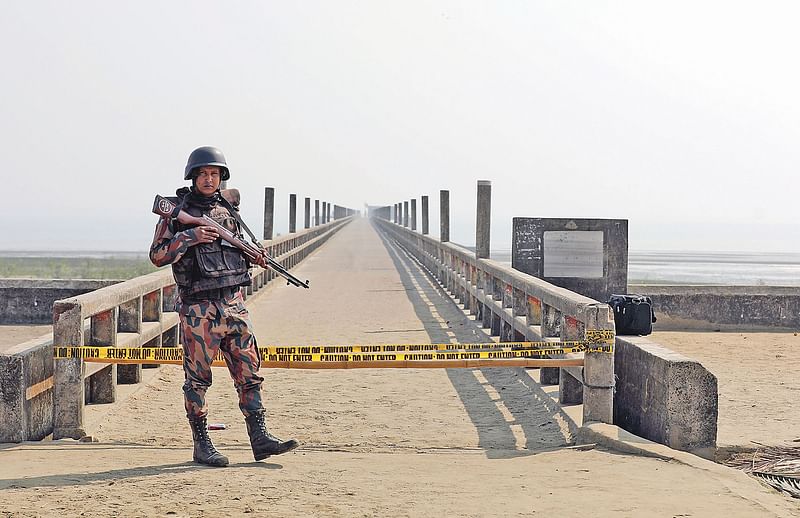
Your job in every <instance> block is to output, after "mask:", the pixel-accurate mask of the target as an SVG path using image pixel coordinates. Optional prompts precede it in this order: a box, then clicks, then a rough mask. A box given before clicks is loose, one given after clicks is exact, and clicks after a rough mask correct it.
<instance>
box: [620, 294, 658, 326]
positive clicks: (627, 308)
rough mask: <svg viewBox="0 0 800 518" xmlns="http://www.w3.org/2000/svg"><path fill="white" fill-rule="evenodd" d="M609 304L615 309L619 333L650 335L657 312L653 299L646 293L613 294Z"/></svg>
mask: <svg viewBox="0 0 800 518" xmlns="http://www.w3.org/2000/svg"><path fill="white" fill-rule="evenodd" d="M608 305H609V306H611V309H612V311H614V326H615V327H616V329H617V334H618V335H649V334H650V333H652V332H653V322H655V321H656V314H655V312H654V311H653V301H652V300H651V299H650V297H648V296H646V295H611V297H610V298H609V299H608Z"/></svg>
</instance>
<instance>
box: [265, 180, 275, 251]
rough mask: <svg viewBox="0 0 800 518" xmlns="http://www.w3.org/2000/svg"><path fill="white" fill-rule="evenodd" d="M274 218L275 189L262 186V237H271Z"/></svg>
mask: <svg viewBox="0 0 800 518" xmlns="http://www.w3.org/2000/svg"><path fill="white" fill-rule="evenodd" d="M274 219H275V189H274V188H273V187H264V239H265V240H267V239H272V230H273V221H274Z"/></svg>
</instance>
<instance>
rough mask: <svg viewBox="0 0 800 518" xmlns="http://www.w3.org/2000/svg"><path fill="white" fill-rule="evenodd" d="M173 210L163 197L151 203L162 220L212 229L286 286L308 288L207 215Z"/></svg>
mask: <svg viewBox="0 0 800 518" xmlns="http://www.w3.org/2000/svg"><path fill="white" fill-rule="evenodd" d="M175 209H177V206H176V205H175V204H174V203H172V202H171V201H169V200H168V199H166V198H164V197H163V196H159V195H156V199H155V201H154V202H153V213H154V214H158V215H159V216H161V217H162V218H175V219H177V220H178V221H180V222H181V223H183V224H184V225H194V226H200V225H207V226H209V227H213V228H214V230H216V231H217V233H218V234H219V237H221V238H222V239H224V240H225V241H227V242H228V243H230V244H232V245H233V246H235V247H236V248H238V249H239V250H241V251H242V253H244V255H245V256H246V257H247V258H248V259H250V262H254V263H258V262H259V259H260V258H263V259H264V262H265V263H266V264H267V266H269V267H270V268H272V269H273V270H275V271H276V272H277V273H278V274H279V275H280V276H281V277H283V278H285V279H286V284H293V285H295V286H297V287H298V288H299V287H303V288H309V287H310V286H309V285H308V280H306V281H305V282H303V281H301V280H300V279H298V278H297V277H295V276H294V275H292V274H291V273H289V271H288V270H287V269H286V268H284V267H283V266H282V265H281V264H280V263H279V262H277V261H276V260H274V259H273V258H272V257H270V256H269V254H267V251H266V250H264V247H262V246H261V245H260V244H259V243H254V244H250V243H248V242H247V241H245V240H243V239H241V238H239V237H238V236H237V235H236V234H234V233H233V232H231V231H230V230H228V229H227V228H225V227H223V226H222V225H220V224H219V223H217V222H216V221H214V220H213V219H211V218H210V217H209V216H208V215H206V214H203V215H202V216H200V217H197V216H192V215H191V214H189V213H188V212H185V211H183V210H181V211H178V213H177V214H174V212H175Z"/></svg>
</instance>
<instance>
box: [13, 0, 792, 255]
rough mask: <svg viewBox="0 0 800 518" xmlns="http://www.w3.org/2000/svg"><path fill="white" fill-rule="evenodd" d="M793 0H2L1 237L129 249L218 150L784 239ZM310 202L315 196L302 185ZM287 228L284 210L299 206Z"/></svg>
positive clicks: (713, 234) (321, 195)
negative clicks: (160, 198) (198, 164)
mask: <svg viewBox="0 0 800 518" xmlns="http://www.w3.org/2000/svg"><path fill="white" fill-rule="evenodd" d="M798 19H800V4H797V3H796V2H789V1H787V2H752V1H751V2H732V1H719V2H703V1H691V2H680V1H673V2H642V1H641V0H639V1H627V2H626V1H613V2H603V1H594V0H592V1H588V0H587V1H584V2H564V1H552V2H540V1H534V0H526V1H491V2H489V1H485V2H478V1H465V0H458V1H448V2H436V1H430V0H426V1H417V0H404V1H394V2H389V1H377V0H372V1H333V0H329V1H321V0H320V1H297V2H266V1H258V2H246V1H238V2H207V1H191V2H188V1H187V2H177V1H169V2H146V1H138V2H129V3H128V4H127V5H123V4H122V3H121V2H107V1H96V2H82V1H71V2H63V1H52V2H36V1H32V2H21V1H16V0H5V1H4V2H3V3H2V6H1V7H0V53H2V60H0V63H2V78H0V94H1V95H0V142H2V156H3V169H4V171H5V176H6V178H7V185H8V184H10V187H11V188H10V189H9V190H7V191H6V192H7V194H8V195H7V196H6V197H5V199H4V201H3V203H2V204H0V234H2V236H3V237H2V241H0V249H72V250H75V249H77V250H80V249H93V250H97V249H103V250H146V249H147V247H148V246H149V243H150V240H151V238H152V230H153V227H154V225H155V222H156V216H155V215H153V214H151V212H150V209H151V206H152V200H153V196H154V195H155V194H156V193H161V194H171V193H173V192H174V190H175V189H176V188H177V187H180V186H181V185H183V184H184V182H183V176H182V175H183V167H184V165H185V163H186V158H187V156H188V154H189V152H190V151H191V150H192V149H194V148H195V147H198V146H201V145H216V146H219V147H220V148H222V150H223V151H224V152H225V154H226V156H227V159H228V163H229V165H230V168H231V175H232V178H231V182H230V186H232V187H237V188H239V189H240V190H241V191H242V194H243V211H242V214H243V216H244V218H245V220H246V221H249V222H251V225H250V226H251V228H253V230H254V231H255V232H256V233H257V234H260V233H261V229H262V213H263V197H264V194H263V190H264V189H263V188H264V187H265V186H272V187H275V188H276V202H277V211H278V213H277V215H276V230H277V231H278V232H281V233H285V232H286V231H287V219H288V218H287V215H286V212H287V211H288V194H289V193H290V192H296V193H297V194H298V196H299V198H300V199H299V202H298V207H300V208H302V198H303V197H305V196H309V197H311V198H312V200H313V199H322V200H328V201H331V202H334V203H338V204H341V205H345V206H350V207H353V208H363V205H364V203H369V204H391V203H394V202H397V201H401V200H403V199H408V198H410V197H414V196H417V197H418V196H420V195H423V194H427V195H429V196H431V209H432V213H433V215H432V218H431V224H432V228H433V229H434V232H435V235H438V217H436V216H435V215H436V214H438V191H439V189H450V191H451V219H452V224H453V229H452V231H451V235H452V239H453V241H456V242H461V243H464V244H471V243H472V242H473V241H474V227H475V204H476V202H475V193H476V181H477V180H479V179H485V180H491V181H492V189H493V198H492V204H493V207H492V208H493V210H492V218H493V225H492V246H493V247H495V248H501V247H508V246H510V245H509V244H510V241H511V236H510V232H511V218H512V217H514V216H536V217H593V218H627V219H629V220H630V248H631V249H632V250H643V249H667V250H669V249H690V250H756V251H758V250H768V251H776V252H790V251H793V252H798V251H800V223H798V221H797V218H796V214H797V209H796V202H795V198H796V189H795V186H796V184H797V182H796V175H797V174H798V164H800V160H799V159H800V146H798V143H799V142H800V67H798V66H797V55H798V53H799V52H798V51H800V31H798V30H797V20H798ZM312 203H313V202H312ZM298 221H299V222H300V223H301V224H302V215H301V214H300V215H299V216H298Z"/></svg>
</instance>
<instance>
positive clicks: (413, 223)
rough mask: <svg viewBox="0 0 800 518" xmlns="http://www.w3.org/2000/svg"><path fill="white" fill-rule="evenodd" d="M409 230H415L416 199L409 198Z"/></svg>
mask: <svg viewBox="0 0 800 518" xmlns="http://www.w3.org/2000/svg"><path fill="white" fill-rule="evenodd" d="M411 230H417V199H416V198H412V199H411Z"/></svg>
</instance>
